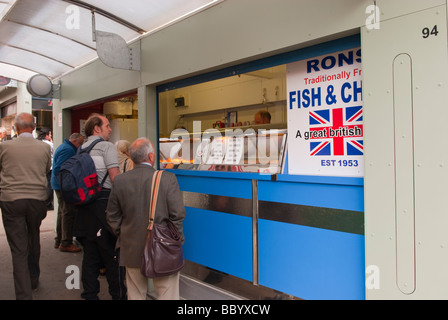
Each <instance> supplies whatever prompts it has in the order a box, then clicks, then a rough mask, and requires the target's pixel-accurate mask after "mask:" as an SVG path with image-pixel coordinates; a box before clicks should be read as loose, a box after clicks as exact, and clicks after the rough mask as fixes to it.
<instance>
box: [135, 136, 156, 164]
mask: <svg viewBox="0 0 448 320" xmlns="http://www.w3.org/2000/svg"><path fill="white" fill-rule="evenodd" d="M150 153H154V147H153V146H152V143H151V141H150V140H148V139H147V138H138V139H137V140H135V141H134V142H133V143H132V144H131V145H130V146H129V155H130V156H131V160H132V161H134V163H140V162H144V161H148V155H149V154H150Z"/></svg>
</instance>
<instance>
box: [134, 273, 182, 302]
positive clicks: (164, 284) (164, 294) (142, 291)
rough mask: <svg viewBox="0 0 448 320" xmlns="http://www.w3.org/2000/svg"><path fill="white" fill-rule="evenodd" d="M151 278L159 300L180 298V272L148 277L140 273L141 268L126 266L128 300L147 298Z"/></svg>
mask: <svg viewBox="0 0 448 320" xmlns="http://www.w3.org/2000/svg"><path fill="white" fill-rule="evenodd" d="M149 280H152V282H153V284H154V290H155V294H156V296H157V300H179V272H177V273H175V274H173V275H170V276H167V277H162V278H154V279H148V278H146V277H145V276H143V275H142V274H141V273H140V268H128V267H126V287H127V290H128V291H127V292H128V300H146V297H147V293H148V281H149Z"/></svg>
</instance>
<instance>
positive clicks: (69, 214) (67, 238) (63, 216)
mask: <svg viewBox="0 0 448 320" xmlns="http://www.w3.org/2000/svg"><path fill="white" fill-rule="evenodd" d="M55 192H56V197H57V198H58V203H59V206H58V214H57V219H56V238H55V243H56V244H61V245H62V246H64V247H68V246H70V245H71V244H73V223H74V221H75V215H76V211H77V210H78V209H77V208H76V206H74V205H71V204H68V203H66V202H65V201H64V198H62V194H61V191H59V190H55Z"/></svg>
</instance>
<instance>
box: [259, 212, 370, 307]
mask: <svg viewBox="0 0 448 320" xmlns="http://www.w3.org/2000/svg"><path fill="white" fill-rule="evenodd" d="M259 262H260V266H259V282H260V284H261V285H263V286H266V287H269V288H273V289H276V290H279V291H281V292H285V293H288V294H291V295H294V296H296V297H299V298H303V299H312V300H314V299H319V300H327V299H332V300H333V299H334V300H342V299H350V300H358V299H360V300H363V299H365V286H364V284H365V267H364V236H362V235H356V234H351V233H345V232H338V231H332V230H324V229H318V228H312V227H304V226H300V225H293V224H288V223H282V222H276V221H268V220H263V219H260V220H259Z"/></svg>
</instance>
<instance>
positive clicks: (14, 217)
mask: <svg viewBox="0 0 448 320" xmlns="http://www.w3.org/2000/svg"><path fill="white" fill-rule="evenodd" d="M1 209H2V218H3V226H4V228H5V232H6V237H7V240H8V244H9V247H10V249H11V256H12V266H13V275H14V288H15V293H16V299H17V300H27V299H32V289H33V288H36V287H37V284H38V281H39V275H40V267H39V259H40V230H39V228H40V225H41V223H42V220H43V219H44V218H45V217H46V215H47V207H46V203H45V201H39V200H34V199H21V200H16V201H11V202H9V201H7V202H2V203H1Z"/></svg>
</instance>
